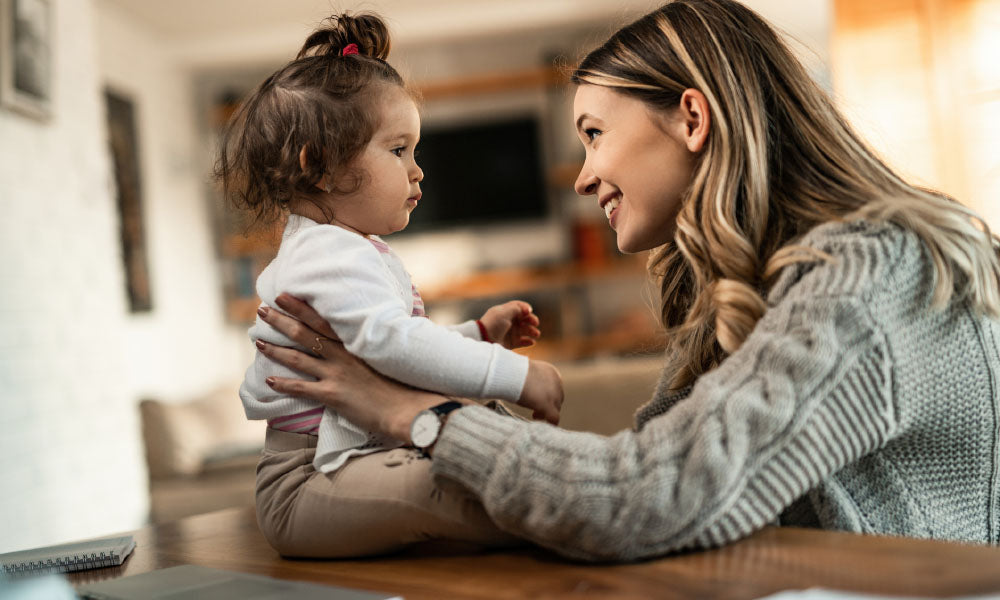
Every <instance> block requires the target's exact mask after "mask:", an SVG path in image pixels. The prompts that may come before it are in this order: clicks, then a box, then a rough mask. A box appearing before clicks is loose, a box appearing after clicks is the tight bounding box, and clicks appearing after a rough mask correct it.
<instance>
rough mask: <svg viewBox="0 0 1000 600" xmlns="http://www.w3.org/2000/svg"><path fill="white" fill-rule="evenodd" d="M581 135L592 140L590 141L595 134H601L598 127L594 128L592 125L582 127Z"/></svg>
mask: <svg viewBox="0 0 1000 600" xmlns="http://www.w3.org/2000/svg"><path fill="white" fill-rule="evenodd" d="M583 135H585V136H587V139H588V140H590V141H591V142H592V141H594V138H596V137H597V136H599V135H601V130H600V129H594V128H593V127H590V128H588V129H584V130H583Z"/></svg>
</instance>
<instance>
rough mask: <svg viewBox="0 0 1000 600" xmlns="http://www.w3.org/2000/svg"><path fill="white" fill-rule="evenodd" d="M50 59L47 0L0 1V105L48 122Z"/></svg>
mask: <svg viewBox="0 0 1000 600" xmlns="http://www.w3.org/2000/svg"><path fill="white" fill-rule="evenodd" d="M52 56H53V54H52V2H51V0H0V106H3V107H4V108H7V109H10V110H15V111H17V112H19V113H22V114H25V115H28V116H30V117H34V118H36V119H40V120H45V119H48V118H49V116H50V115H51V110H52V109H51V106H52Z"/></svg>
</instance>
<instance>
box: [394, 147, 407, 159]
mask: <svg viewBox="0 0 1000 600" xmlns="http://www.w3.org/2000/svg"><path fill="white" fill-rule="evenodd" d="M403 152H406V146H400V147H398V148H393V149H392V153H393V154H395V155H396V156H399V157H402V156H403Z"/></svg>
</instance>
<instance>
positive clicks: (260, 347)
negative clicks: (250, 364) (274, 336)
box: [254, 340, 267, 350]
mask: <svg viewBox="0 0 1000 600" xmlns="http://www.w3.org/2000/svg"><path fill="white" fill-rule="evenodd" d="M254 344H255V345H256V346H257V349H258V350H263V349H264V348H266V347H267V345H266V344H265V343H264V342H262V341H260V340H257V341H256V342H254Z"/></svg>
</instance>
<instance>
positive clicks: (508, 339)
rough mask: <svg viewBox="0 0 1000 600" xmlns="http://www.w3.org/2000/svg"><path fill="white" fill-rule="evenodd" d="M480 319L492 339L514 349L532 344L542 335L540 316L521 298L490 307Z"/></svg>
mask: <svg viewBox="0 0 1000 600" xmlns="http://www.w3.org/2000/svg"><path fill="white" fill-rule="evenodd" d="M480 321H481V322H482V324H483V327H485V328H486V333H488V334H489V336H490V340H491V341H493V342H496V343H498V344H501V345H502V346H503V347H504V348H510V349H512V350H513V349H514V348H522V347H524V346H531V345H533V344H534V343H535V340H536V339H538V336H540V335H542V332H541V331H539V330H538V324H539V321H538V317H537V316H535V313H533V312H531V305H530V304H528V303H527V302H522V301H520V300H511V301H510V302H505V303H503V304H498V305H496V306H494V307H492V308H490V309H489V310H487V311H486V314H484V315H483V318H482V319H480Z"/></svg>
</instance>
